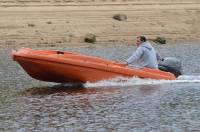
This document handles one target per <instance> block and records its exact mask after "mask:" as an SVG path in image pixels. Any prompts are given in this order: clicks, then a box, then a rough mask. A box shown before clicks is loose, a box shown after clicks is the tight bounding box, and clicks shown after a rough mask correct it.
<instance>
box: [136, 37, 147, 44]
mask: <svg viewBox="0 0 200 132" xmlns="http://www.w3.org/2000/svg"><path fill="white" fill-rule="evenodd" d="M146 41H147V39H146V37H144V36H138V37H137V40H136V45H137V46H139V45H140V44H142V43H144V42H146Z"/></svg>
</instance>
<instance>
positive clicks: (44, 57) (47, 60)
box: [12, 48, 175, 83]
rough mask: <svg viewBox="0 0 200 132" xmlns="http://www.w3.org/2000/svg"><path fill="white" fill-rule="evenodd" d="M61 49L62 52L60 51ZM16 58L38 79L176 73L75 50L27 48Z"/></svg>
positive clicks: (165, 76)
mask: <svg viewBox="0 0 200 132" xmlns="http://www.w3.org/2000/svg"><path fill="white" fill-rule="evenodd" d="M60 53H61V54H60ZM12 57H13V60H15V61H17V62H18V63H19V64H20V65H21V66H22V67H23V69H24V70H25V71H26V72H27V73H28V74H29V75H30V76H31V77H32V78H35V79H37V80H41V81H47V82H57V83H66V82H82V83H84V82H96V81H100V80H106V79H111V78H116V77H120V76H121V77H133V76H137V77H140V78H152V79H167V80H173V79H175V76H174V75H173V74H171V73H168V72H163V71H160V70H156V69H149V68H143V69H136V68H129V67H126V66H124V65H122V64H119V63H116V62H113V61H109V60H104V59H101V58H98V57H91V56H85V55H80V54H76V53H71V52H57V51H47V50H44V51H42V50H38V51H37V50H32V49H28V48H23V49H20V50H18V51H13V52H12Z"/></svg>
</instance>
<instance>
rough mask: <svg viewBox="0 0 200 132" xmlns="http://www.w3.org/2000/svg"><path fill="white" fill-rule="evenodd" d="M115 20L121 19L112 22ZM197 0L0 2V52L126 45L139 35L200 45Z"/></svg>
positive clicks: (7, 0)
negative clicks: (90, 38)
mask: <svg viewBox="0 0 200 132" xmlns="http://www.w3.org/2000/svg"><path fill="white" fill-rule="evenodd" d="M115 14H126V15H127V18H128V19H127V20H126V21H117V20H114V19H113V18H112V17H113V15H115ZM199 27H200V1H199V0H173V1H172V0H148V1H146V0H1V1H0V46H6V45H11V46H12V45H21V46H27V45H56V44H58V45H60V44H75V43H76V44H77V43H78V44H81V43H83V42H84V36H85V35H86V34H87V33H93V34H95V35H96V37H97V43H108V42H124V43H130V42H132V41H133V40H134V37H135V36H137V35H140V34H143V35H146V36H147V37H148V38H150V39H154V38H156V37H157V36H162V37H165V38H166V39H167V40H168V41H194V40H195V41H199V40H200V28H199Z"/></svg>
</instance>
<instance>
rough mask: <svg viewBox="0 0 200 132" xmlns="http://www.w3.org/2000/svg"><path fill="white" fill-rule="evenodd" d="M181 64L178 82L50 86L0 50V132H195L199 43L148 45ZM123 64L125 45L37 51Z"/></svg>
mask: <svg viewBox="0 0 200 132" xmlns="http://www.w3.org/2000/svg"><path fill="white" fill-rule="evenodd" d="M154 46H155V47H156V49H157V50H158V51H159V52H160V53H161V54H162V56H165V57H177V58H179V59H180V60H182V64H183V73H184V76H181V77H180V78H179V79H178V80H175V81H165V80H159V81H157V80H150V79H139V78H131V79H126V78H117V79H113V80H106V81H101V82H97V83H89V82H88V83H86V84H84V86H83V87H81V86H78V85H75V84H62V85H61V84H55V83H46V82H41V81H37V80H35V79H32V78H31V77H29V76H28V75H27V74H26V73H25V72H24V71H23V69H22V68H21V67H20V66H19V65H18V64H17V63H16V62H13V61H12V60H11V58H10V51H11V48H8V47H7V48H2V49H0V57H1V59H0V84H1V85H0V131H20V132H21V131H22V132H23V131H48V132H49V131H72V132H73V131H74V132H77V131H92V132H93V131H99V132H104V131H105V132H107V131H119V132H121V131H130V132H132V131H141V132H143V131H145V132H146V131H148V132H149V131H152V132H156V131H158V132H160V131H166V132H168V131H180V132H183V131H185V132H188V131H199V130H200V123H199V122H200V66H199V64H200V59H199V58H198V57H199V56H200V52H199V49H200V43H185V44H171V45H154ZM33 48H35V49H60V50H70V51H76V52H79V53H83V54H89V55H94V56H100V57H103V58H106V59H110V60H117V61H123V60H124V59H126V58H127V57H128V56H129V55H130V54H131V53H132V51H134V49H135V47H134V46H131V45H122V44H118V45H107V46H106V45H89V46H82V47H76V46H73V47H72V46H71V47H67V46H63V47H53V48H52V47H42V48H37V47H33Z"/></svg>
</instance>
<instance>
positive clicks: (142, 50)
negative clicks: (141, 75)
mask: <svg viewBox="0 0 200 132" xmlns="http://www.w3.org/2000/svg"><path fill="white" fill-rule="evenodd" d="M159 59H161V57H160V55H159V54H158V53H157V52H156V51H155V50H154V48H153V47H152V46H151V44H150V43H149V42H148V41H146V42H144V43H142V44H140V45H139V47H138V48H137V49H136V52H134V53H133V54H132V55H131V56H130V57H129V58H128V59H127V60H126V62H127V63H128V64H131V63H136V64H138V65H139V66H141V67H148V68H153V69H158V60H159Z"/></svg>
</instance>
